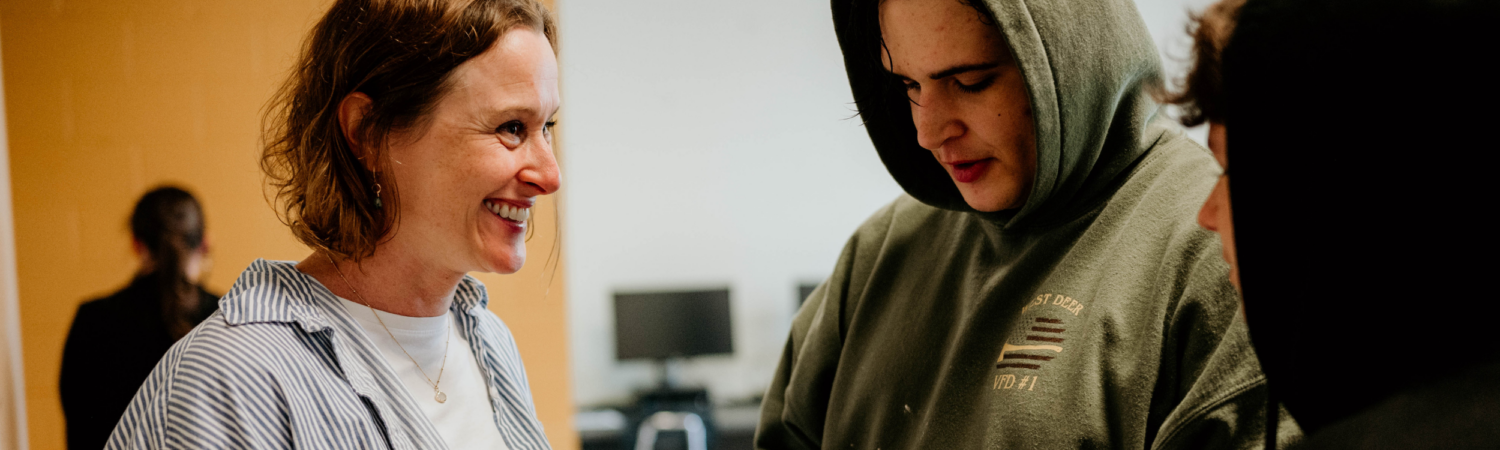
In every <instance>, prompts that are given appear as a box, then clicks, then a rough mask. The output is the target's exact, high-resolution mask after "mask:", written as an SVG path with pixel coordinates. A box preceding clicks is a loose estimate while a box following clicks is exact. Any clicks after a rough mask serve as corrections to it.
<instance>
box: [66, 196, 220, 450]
mask: <svg viewBox="0 0 1500 450" xmlns="http://www.w3.org/2000/svg"><path fill="white" fill-rule="evenodd" d="M203 222H204V220H203V208H202V207H201V206H200V205H199V204H198V200H197V199H196V198H193V195H192V194H190V193H188V192H187V191H185V190H183V189H181V188H177V187H173V186H163V187H159V188H156V189H153V190H151V191H150V192H147V193H146V195H143V196H141V199H140V201H138V202H136V204H135V210H134V211H133V212H131V214H130V235H131V237H132V238H133V244H132V248H133V249H134V250H135V255H136V257H137V258H138V259H139V260H140V265H139V268H138V269H136V273H135V278H134V279H132V280H131V281H130V284H129V285H128V286H126V287H125V288H124V289H121V290H119V291H117V292H115V293H114V294H110V295H109V296H108V297H104V298H100V299H96V300H91V301H88V302H86V303H84V304H82V305H80V306H79V307H78V314H77V315H76V316H74V317H73V326H72V329H70V330H69V331H68V340H67V343H66V344H65V346H64V347H63V358H62V374H61V376H60V379H59V380H58V389H59V390H60V391H61V394H62V406H63V416H64V418H65V419H66V420H67V427H68V428H67V429H68V448H70V449H97V448H101V447H104V442H105V441H106V440H108V439H109V433H110V431H111V430H114V428H115V424H116V423H118V422H119V421H120V415H121V414H122V413H124V412H125V407H126V406H127V405H129V404H130V399H131V397H134V396H135V391H136V390H137V389H139V388H140V386H141V382H142V381H145V380H146V376H147V375H149V374H150V373H151V368H152V367H155V366H156V362H157V361H159V360H161V356H162V354H165V353H166V352H167V349H168V348H169V347H171V346H172V344H173V343H175V342H177V340H178V339H181V338H182V336H184V335H186V334H187V333H188V331H189V330H191V329H192V328H193V327H194V326H197V325H198V323H199V322H202V321H203V319H204V318H207V317H208V316H209V314H212V313H213V312H214V310H215V309H218V307H219V296H217V295H214V294H211V293H209V292H208V291H206V290H204V289H203V287H202V285H201V282H202V280H203V278H204V277H205V276H206V274H207V271H208V265H209V264H210V263H209V257H208V240H207V238H206V237H205V234H204V225H203Z"/></svg>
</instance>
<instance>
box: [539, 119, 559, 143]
mask: <svg viewBox="0 0 1500 450" xmlns="http://www.w3.org/2000/svg"><path fill="white" fill-rule="evenodd" d="M556 126H557V121H556V120H553V121H550V122H547V127H546V128H542V131H543V132H545V133H547V139H552V128H553V127H556Z"/></svg>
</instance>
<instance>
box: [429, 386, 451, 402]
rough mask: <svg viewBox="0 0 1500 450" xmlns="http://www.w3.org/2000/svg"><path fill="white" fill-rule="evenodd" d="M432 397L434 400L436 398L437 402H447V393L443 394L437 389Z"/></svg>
mask: <svg viewBox="0 0 1500 450" xmlns="http://www.w3.org/2000/svg"><path fill="white" fill-rule="evenodd" d="M434 390H435V389H434ZM432 398H433V399H434V400H437V402H438V403H447V402H448V394H444V393H443V391H437V395H434V396H432Z"/></svg>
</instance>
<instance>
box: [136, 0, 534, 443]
mask: <svg viewBox="0 0 1500 450" xmlns="http://www.w3.org/2000/svg"><path fill="white" fill-rule="evenodd" d="M556 42H557V40H556V26H555V24H554V21H553V18H552V14H551V12H549V11H547V9H546V8H545V7H544V6H542V5H541V4H539V3H537V2H536V1H533V0H438V1H416V0H340V1H336V2H334V3H333V5H332V7H331V8H330V10H329V11H328V12H327V14H326V15H324V16H323V18H322V19H321V20H320V21H319V22H318V23H317V24H316V25H315V26H314V28H313V30H312V32H311V34H310V35H309V36H308V38H307V40H306V43H305V47H304V50H303V52H302V55H301V57H300V58H299V60H298V61H297V63H296V65H295V66H294V68H293V71H292V73H291V76H290V77H289V79H288V80H287V82H286V84H285V85H283V87H282V89H281V91H280V92H279V93H278V95H277V96H276V97H275V98H274V99H273V102H272V104H271V107H270V108H269V109H268V111H267V113H266V124H267V128H266V146H265V149H264V152H263V155H262V160H261V165H262V169H263V170H264V171H265V173H266V174H267V178H268V179H269V181H270V183H271V186H272V188H273V189H274V190H275V191H276V193H277V197H276V198H277V202H276V208H277V212H278V214H279V216H280V217H281V218H282V220H283V221H284V222H285V223H286V224H287V225H288V226H289V227H290V229H291V231H292V234H293V235H294V236H296V238H297V239H298V240H300V241H301V242H302V243H304V244H306V245H308V246H309V247H311V248H313V252H312V254H310V255H308V256H307V257H306V258H305V259H303V260H302V261H300V262H285V261H283V262H278V261H265V260H256V261H255V262H253V263H251V264H250V267H249V268H247V269H245V271H244V272H243V273H242V274H241V275H240V278H239V280H238V281H236V282H235V284H234V286H233V287H231V288H230V291H229V292H228V293H227V294H225V296H224V298H223V300H222V301H221V302H220V309H219V312H218V313H217V314H215V315H213V316H211V317H209V319H208V320H206V321H204V323H203V325H200V326H199V327H198V328H197V329H195V330H194V331H193V332H192V333H190V334H188V336H187V337H185V338H184V339H183V340H182V341H181V342H180V343H179V344H178V345H177V346H175V347H173V348H172V349H171V350H170V351H169V352H168V353H167V355H166V356H165V357H164V358H163V359H162V361H161V364H160V365H158V366H157V367H156V370H155V371H154V372H152V374H151V376H150V378H149V379H148V380H147V381H146V383H145V384H144V385H143V386H142V387H141V390H140V392H139V393H138V394H137V396H136V397H135V399H134V401H133V402H132V403H131V406H130V408H129V410H127V411H126V413H125V415H124V417H123V418H122V420H121V421H120V424H119V426H118V427H117V428H116V429H115V431H114V434H113V435H112V436H111V438H110V442H109V444H108V447H107V448H167V447H172V448H179V447H187V448H209V447H212V448H387V447H389V448H397V449H438V448H485V449H513V450H537V449H547V448H550V446H549V444H548V442H547V440H546V436H545V435H543V433H542V425H541V423H539V422H538V420H537V418H536V409H535V407H534V406H533V404H532V397H531V392H530V388H529V384H528V383H527V380H526V372H525V369H524V368H523V367H522V363H521V359H520V354H519V352H518V351H517V349H516V343H515V340H514V338H513V337H512V335H511V333H510V331H509V329H508V328H506V326H505V324H504V323H502V322H501V321H500V319H499V318H498V317H496V316H495V315H494V313H491V312H490V311H489V310H488V309H487V308H486V306H487V303H488V301H489V299H488V297H487V294H486V291H485V287H484V285H482V284H480V282H479V281H478V280H475V279H474V278H473V277H470V276H468V275H467V274H468V273H469V272H475V271H478V272H492V273H514V272H515V271H517V270H520V268H521V266H522V264H523V263H524V262H525V260H526V247H525V242H524V241H525V236H526V234H527V233H526V232H527V229H528V228H530V227H531V224H530V223H529V222H528V219H529V217H530V215H531V207H532V206H533V204H534V202H535V201H536V199H537V197H539V196H541V195H546V194H550V193H553V192H555V191H557V189H558V188H559V185H560V182H561V180H560V175H559V172H558V167H557V161H556V160H555V158H554V155H553V153H552V125H553V121H552V117H553V116H554V115H555V114H556V113H557V110H558V107H559V102H560V98H559V93H558V72H557V59H556V47H555V45H556Z"/></svg>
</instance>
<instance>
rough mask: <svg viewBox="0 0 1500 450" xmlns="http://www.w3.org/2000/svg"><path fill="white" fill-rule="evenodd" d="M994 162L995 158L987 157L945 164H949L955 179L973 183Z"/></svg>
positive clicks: (960, 181)
mask: <svg viewBox="0 0 1500 450" xmlns="http://www.w3.org/2000/svg"><path fill="white" fill-rule="evenodd" d="M993 162H994V159H992V158H985V159H970V160H964V161H954V162H949V163H944V165H946V166H948V168H949V171H950V172H951V173H952V174H953V181H957V182H959V183H972V182H974V180H978V179H979V177H980V176H983V175H984V171H985V170H987V169H989V168H990V164H991V163H993Z"/></svg>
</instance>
